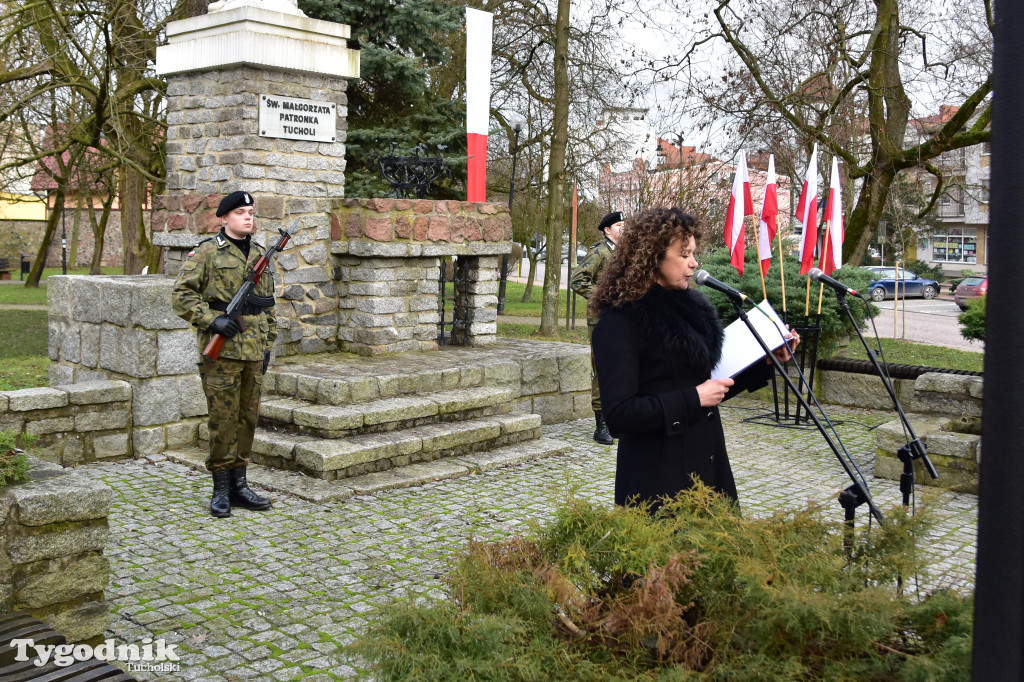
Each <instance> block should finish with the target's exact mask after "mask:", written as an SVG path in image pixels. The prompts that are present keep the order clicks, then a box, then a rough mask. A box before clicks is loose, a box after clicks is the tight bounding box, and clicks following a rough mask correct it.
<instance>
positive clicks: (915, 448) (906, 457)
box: [835, 289, 939, 507]
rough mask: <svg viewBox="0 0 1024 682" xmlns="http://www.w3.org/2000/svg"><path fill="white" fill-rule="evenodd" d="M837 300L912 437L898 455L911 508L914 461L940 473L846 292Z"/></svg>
mask: <svg viewBox="0 0 1024 682" xmlns="http://www.w3.org/2000/svg"><path fill="white" fill-rule="evenodd" d="M835 292H836V300H838V302H839V306H840V307H841V308H842V309H843V310H844V311H846V316H847V317H849V318H850V324H851V325H852V326H853V328H854V330H856V332H857V336H858V337H859V338H860V342H861V343H862V344H863V345H864V350H865V351H867V354H868V358H870V359H871V364H872V365H874V367H875V371H876V372H878V376H879V378H880V379H881V380H882V385H883V386H885V390H886V391H887V392H888V393H889V398H890V399H891V400H892V404H893V407H895V408H896V413H897V414H898V415H899V416H900V422H901V423H902V424H903V429H904V431H905V432H906V433H907V434H908V435H909V436H910V440H909V441H908V442H907V444H906V445H904V446H902V447H901V448H900V449H899V450H898V451H897V453H896V455H897V457H899V459H900V461H901V462H903V473H902V474H901V475H900V492H901V493H903V506H904V507H909V506H910V494H911V493H912V492H913V491H914V460H918V459H919V460H921V463H922V464H924V467H925V469H927V470H928V475H929V476H931V477H932V478H933V479H935V478H938V477H939V473H938V472H937V471H936V470H935V467H934V466H933V465H932V461H931V460H930V459H928V446H926V445H925V444H924V442H923V441H922V440H921V439H920V438H918V436H917V434H916V433H914V427H913V426H911V424H910V420H909V419H907V415H906V413H905V412H904V411H903V406H902V405H900V401H899V399H897V398H896V390H895V389H894V388H893V385H892V380H891V379H889V376H888V375H887V374H886V373H885V372H884V371H883V370H882V366H881V365H880V364H879V362H878V358H877V357H876V354H875V351H873V350H872V349H871V347H870V346H868V342H867V340H866V339H865V338H864V335H863V334H862V333H861V331H860V327H859V326H858V325H857V321H856V320H855V319H854V318H853V313H852V312H851V311H850V304H849V303H847V302H846V292H844V291H840V290H839V289H835Z"/></svg>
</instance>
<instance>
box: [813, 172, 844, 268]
mask: <svg viewBox="0 0 1024 682" xmlns="http://www.w3.org/2000/svg"><path fill="white" fill-rule="evenodd" d="M845 236H846V235H845V230H844V228H843V193H842V190H841V187H840V186H839V160H838V159H836V157H834V156H833V157H832V177H831V179H830V180H829V182H828V203H827V204H825V246H824V248H823V249H822V250H821V262H820V264H819V265H818V267H820V268H821V270H822V272H824V273H825V274H826V275H831V274H832V273H833V272H835V271H836V270H838V269H839V268H841V267H843V239H844V238H845Z"/></svg>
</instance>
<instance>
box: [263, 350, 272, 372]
mask: <svg viewBox="0 0 1024 682" xmlns="http://www.w3.org/2000/svg"><path fill="white" fill-rule="evenodd" d="M267 367H270V351H269V350H265V351H263V373H264V374H266V373H267Z"/></svg>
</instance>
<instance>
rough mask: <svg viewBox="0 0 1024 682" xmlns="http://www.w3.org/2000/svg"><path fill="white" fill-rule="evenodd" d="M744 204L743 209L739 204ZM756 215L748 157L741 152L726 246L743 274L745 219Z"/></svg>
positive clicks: (731, 197) (727, 225)
mask: <svg viewBox="0 0 1024 682" xmlns="http://www.w3.org/2000/svg"><path fill="white" fill-rule="evenodd" d="M740 202H743V206H742V207H741V206H740V205H739V204H740ZM748 215H749V216H752V215H754V200H753V199H751V198H750V176H749V175H748V174H747V157H746V156H744V154H743V152H742V151H741V152H740V161H739V163H738V164H737V165H736V175H735V176H734V177H733V181H732V196H730V197H729V210H728V212H727V213H726V215H725V246H726V247H727V248H728V249H729V255H730V256H731V258H730V260H729V262H730V263H732V266H733V267H734V268H736V270H737V271H739V273H740V274H741V275H742V274H743V236H744V235H743V217H744V216H748Z"/></svg>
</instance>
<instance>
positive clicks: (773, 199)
mask: <svg viewBox="0 0 1024 682" xmlns="http://www.w3.org/2000/svg"><path fill="white" fill-rule="evenodd" d="M778 215H779V193H778V188H777V187H776V181H775V155H774V154H769V156H768V177H767V179H766V182H765V187H764V203H763V204H762V205H761V223H760V225H759V226H758V229H759V233H758V235H757V237H758V239H757V257H758V258H760V259H761V274H762V275H767V274H768V268H769V267H770V266H771V264H772V240H773V239H775V233H776V232H778V231H779V224H778Z"/></svg>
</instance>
